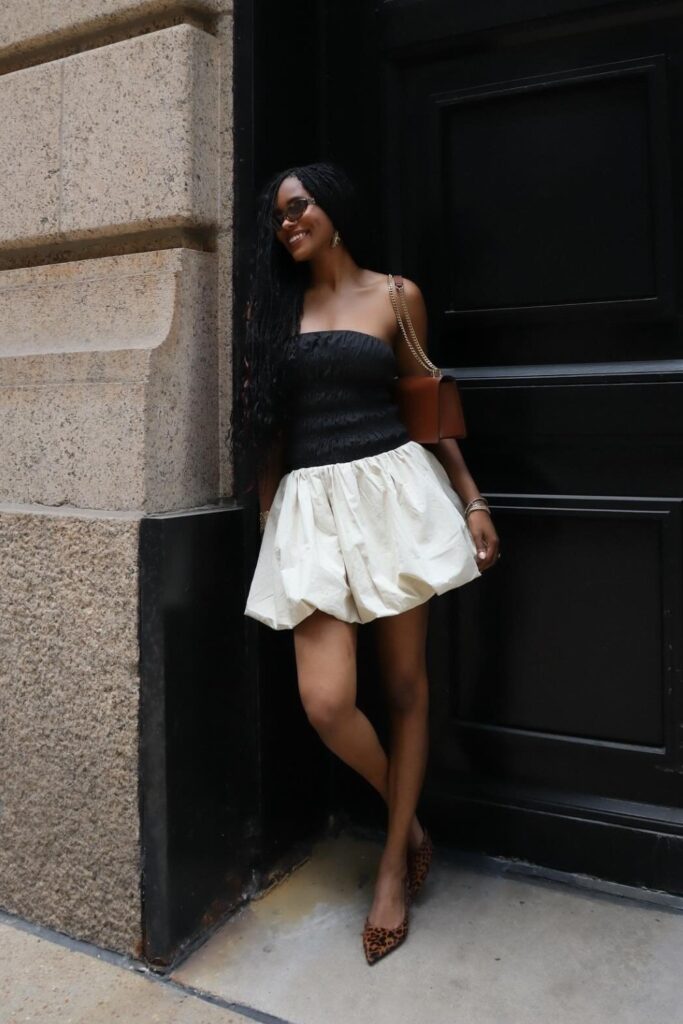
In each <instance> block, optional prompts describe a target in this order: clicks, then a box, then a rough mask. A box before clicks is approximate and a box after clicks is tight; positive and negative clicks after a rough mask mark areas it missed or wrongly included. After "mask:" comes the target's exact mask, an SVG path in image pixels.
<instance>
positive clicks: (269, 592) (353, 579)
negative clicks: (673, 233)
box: [244, 441, 481, 629]
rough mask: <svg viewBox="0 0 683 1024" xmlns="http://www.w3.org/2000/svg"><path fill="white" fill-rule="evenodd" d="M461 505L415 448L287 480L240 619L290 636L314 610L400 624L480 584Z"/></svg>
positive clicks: (428, 456) (431, 461)
mask: <svg viewBox="0 0 683 1024" xmlns="http://www.w3.org/2000/svg"><path fill="white" fill-rule="evenodd" d="M463 511H464V509H463V504H462V501H461V499H460V497H459V496H458V494H457V493H456V492H455V490H454V489H453V487H452V485H451V482H450V480H449V479H448V475H447V473H446V471H445V469H444V467H443V466H442V465H441V463H440V462H439V460H438V459H437V458H436V456H435V455H434V454H433V453H432V452H430V451H429V450H428V449H427V448H425V447H424V446H423V445H421V444H419V443H418V442H416V441H408V442H406V443H405V444H402V445H400V446H399V447H397V448H393V449H390V450H388V451H384V452H380V453H379V454H378V455H370V456H365V457H364V458H360V459H354V460H352V461H350V462H340V463H331V464H327V465H323V466H311V467H303V468H300V469H294V470H291V471H290V472H289V473H286V474H285V475H284V476H283V477H282V479H281V480H280V483H279V485H278V488H277V491H276V493H275V496H274V498H273V502H272V506H271V510H270V514H269V516H268V519H267V521H266V526H265V530H264V532H263V537H262V540H261V548H260V551H259V556H258V560H257V564H256V568H255V570H254V575H253V578H252V582H251V586H250V590H249V595H248V597H247V602H246V606H245V609H244V614H245V615H247V616H249V617H251V618H253V619H256V620H257V621H259V622H262V623H264V624H265V625H267V626H269V627H270V628H271V629H292V628H294V626H296V625H298V624H299V623H300V622H302V621H303V620H304V619H305V618H307V617H308V616H309V615H311V614H312V613H313V612H314V611H316V610H321V611H323V612H327V613H328V614H329V615H333V616H334V617H335V618H338V619H341V620H343V621H346V622H358V623H364V622H369V621H372V620H373V619H376V618H380V617H383V616H388V615H398V614H400V613H401V612H404V611H408V610H409V609H411V608H414V607H416V606H417V605H419V604H422V603H423V602H424V601H427V600H429V598H430V597H433V596H434V595H437V594H443V593H445V592H446V591H447V590H450V589H452V588H454V587H459V586H462V585H463V584H465V583H468V582H470V581H471V580H473V579H476V578H477V577H478V576H480V575H481V572H480V570H479V567H478V565H477V562H476V549H475V545H474V541H473V539H472V536H471V534H470V532H469V529H468V527H467V524H466V522H465V519H464V517H463Z"/></svg>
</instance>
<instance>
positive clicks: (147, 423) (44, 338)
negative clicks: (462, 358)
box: [0, 0, 232, 954]
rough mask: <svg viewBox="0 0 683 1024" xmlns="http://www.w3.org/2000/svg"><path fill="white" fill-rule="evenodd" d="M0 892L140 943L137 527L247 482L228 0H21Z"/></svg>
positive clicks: (10, 16)
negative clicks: (236, 455) (235, 363)
mask: <svg viewBox="0 0 683 1024" xmlns="http://www.w3.org/2000/svg"><path fill="white" fill-rule="evenodd" d="M0 161H2V167H1V168H0V429H1V430H2V439H3V443H2V448H1V452H2V454H1V455H0V551H1V552H2V558H1V559H0V648H1V654H0V730H1V735H0V906H2V907H3V908H4V909H6V910H8V911H10V912H12V913H16V914H18V915H20V916H22V917H25V918H28V919H30V920H33V921H38V922H41V923H43V924H47V925H50V926H51V927H54V928H56V929H58V930H61V931H64V932H66V933H68V934H70V935H74V936H76V937H79V938H84V939H88V940H90V941H93V942H95V943H97V944H100V945H102V946H106V947H110V948H113V949H118V950H121V951H125V952H130V953H133V954H139V953H140V949H141V883H140V878H141V864H140V846H139V835H140V821H139V793H138V786H139V777H138V741H139V736H138V703H139V636H138V600H139V597H138V593H139V592H138V587H139V580H138V574H139V568H138V565H139V559H138V556H139V551H138V544H139V528H140V520H141V518H142V517H143V516H145V515H148V514H150V513H159V512H164V511H182V510H187V509H192V508H196V507H197V506H201V505H205V504H207V503H211V502H215V501H216V500H217V499H219V498H221V497H224V496H228V495H230V494H231V489H232V478H231V466H230V459H229V452H228V451H227V450H226V446H225V444H224V438H225V434H226V430H227V416H228V415H229V396H230V393H231V380H230V319H231V287H230V282H231V228H232V14H231V8H230V4H229V2H227V0H193V2H192V4H191V5H187V4H185V3H181V2H171V0H60V2H59V3H54V4H53V3H49V4H48V3H44V2H43V0H5V2H4V3H3V4H2V5H0Z"/></svg>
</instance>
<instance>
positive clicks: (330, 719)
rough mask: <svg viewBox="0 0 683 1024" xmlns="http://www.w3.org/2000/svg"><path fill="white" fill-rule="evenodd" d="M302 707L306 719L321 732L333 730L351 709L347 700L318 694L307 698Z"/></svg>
mask: <svg viewBox="0 0 683 1024" xmlns="http://www.w3.org/2000/svg"><path fill="white" fill-rule="evenodd" d="M304 708H305V711H306V715H307V717H308V721H309V722H310V723H311V725H312V726H313V728H314V729H315V730H316V732H319V733H321V734H324V733H331V732H334V730H335V729H336V728H337V726H338V725H339V723H340V722H341V721H342V720H343V719H344V718H345V717H346V716H347V715H348V713H349V711H350V710H351V709H350V708H349V705H348V702H347V701H343V700H339V699H336V698H335V697H324V696H320V695H316V696H315V697H312V698H310V699H309V700H307V701H306V702H305V704H304Z"/></svg>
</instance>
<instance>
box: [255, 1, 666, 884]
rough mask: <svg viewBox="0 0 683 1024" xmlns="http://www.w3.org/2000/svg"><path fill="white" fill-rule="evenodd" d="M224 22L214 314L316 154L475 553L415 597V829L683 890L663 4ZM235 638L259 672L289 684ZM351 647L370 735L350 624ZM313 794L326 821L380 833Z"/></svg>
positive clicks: (336, 782) (444, 9) (276, 8)
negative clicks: (474, 512) (426, 726)
mask: <svg viewBox="0 0 683 1024" xmlns="http://www.w3.org/2000/svg"><path fill="white" fill-rule="evenodd" d="M237 6H238V24H239V25H242V26H247V25H248V32H247V29H246V28H245V29H244V31H245V33H247V34H245V35H243V36H242V39H241V42H239V46H240V47H241V49H240V50H239V52H238V68H239V67H240V66H242V68H243V69H244V68H246V67H248V68H249V75H250V76H251V77H249V78H248V82H247V79H246V78H245V79H244V80H243V82H242V84H241V85H240V84H239V82H238V85H237V91H238V103H237V136H236V137H237V146H238V154H237V155H238V180H237V186H236V187H237V227H238V234H237V239H236V243H237V245H236V256H237V259H236V296H237V304H238V307H239V303H240V301H243V298H244V294H245V290H246V281H245V276H244V275H245V273H246V264H245V263H244V262H243V260H242V257H243V256H244V254H245V252H246V244H247V240H248V238H249V232H250V225H251V218H252V216H253V199H254V195H255V192H256V191H257V189H258V188H260V186H261V184H262V183H263V181H264V180H265V178H266V177H267V176H268V175H270V174H271V173H272V172H273V171H275V170H277V169H279V168H281V167H283V166H287V165H289V164H291V163H299V162H304V161H306V160H309V159H315V158H317V157H319V156H324V157H332V158H337V159H339V160H341V161H342V162H343V163H345V164H346V166H347V167H348V168H349V170H350V171H351V172H352V173H353V174H354V176H355V177H356V178H357V180H358V181H359V183H360V185H361V186H362V189H363V192H364V195H365V197H366V206H367V216H368V226H369V228H371V229H372V232H373V237H374V246H375V249H374V252H375V256H374V259H375V262H374V265H373V269H377V270H389V269H391V270H394V271H396V272H403V273H404V274H406V275H407V276H409V277H411V278H413V279H414V280H416V281H417V282H418V283H419V284H420V286H421V288H422V290H423V292H424V294H425V297H426V299H427V304H428V308H429V311H430V350H431V352H432V353H433V355H434V358H435V361H437V362H438V363H440V365H442V366H444V367H448V368H450V369H452V370H453V371H454V372H455V373H456V375H457V376H458V377H459V379H460V380H461V384H462V391H463V398H464V402H465V407H466V414H467V417H468V422H469V427H470V435H469V437H468V439H467V440H466V441H464V442H463V443H462V447H463V451H464V453H465V456H466V458H467V460H468V462H469V464H470V466H471V468H472V470H473V473H474V475H475V477H476V479H477V480H478V482H479V484H480V486H481V488H482V490H483V491H484V493H485V494H487V495H488V496H489V498H490V501H491V503H492V506H493V510H494V514H495V516H496V522H497V524H498V528H499V533H500V536H501V541H502V551H503V558H502V559H501V562H500V565H499V566H498V567H497V568H496V569H495V571H494V572H491V573H490V574H489V575H488V576H487V577H485V578H484V579H482V580H480V581H477V582H476V583H475V584H472V585H471V586H469V587H466V588H464V590H463V591H462V593H458V592H457V591H456V592H452V593H450V594H447V595H444V596H443V597H441V598H437V599H434V600H433V602H432V616H431V625H430V638H429V659H430V670H431V694H432V701H431V718H432V722H431V740H432V743H431V753H430V761H429V768H428V775H427V781H426V786H425V791H424V797H423V803H422V811H423V814H424V817H425V819H426V820H428V821H429V822H431V824H432V827H433V831H434V834H435V836H436V837H437V839H438V840H439V841H441V842H450V843H452V844H453V845H456V846H461V847H467V848H469V849H473V850H479V851H482V852H486V853H488V854H496V855H501V856H507V857H514V858H520V859H523V860H525V861H529V862H532V863H534V864H538V865H545V866H547V867H549V868H555V869H557V868H559V869H562V870H566V871H569V872H582V873H587V874H590V875H594V876H597V877H600V878H604V879H609V880H613V881H617V882H621V883H625V884H631V885H635V886H646V887H652V888H655V889H661V890H665V891H667V892H670V893H674V894H678V895H681V894H683V684H682V682H681V647H682V643H683V623H682V618H681V612H682V607H681V605H682V601H681V580H682V576H683V574H682V570H683V564H682V557H681V506H682V503H683V402H682V401H681V399H682V398H683V337H682V329H681V303H682V296H681V283H680V282H681V278H682V275H681V268H680V250H681V200H680V196H681V195H682V194H683V189H682V188H681V185H683V181H682V178H683V153H682V152H681V146H682V145H683V137H682V136H681V133H680V131H679V129H678V126H679V124H680V122H681V116H682V115H683V4H671V3H669V4H667V3H615V2H610V3H606V2H598V0H594V2H589V0H581V2H578V0H574V2H570V0H566V2H561V0H552V2H551V0H549V2H547V3H545V4H543V5H539V4H538V3H537V2H535V0H511V2H508V3H505V4H500V3H496V2H488V0H486V2H483V0H482V2H480V3H478V4H458V5H454V4H452V3H451V2H450V0H385V2H383V3H378V4H375V5H373V4H368V3H361V2H360V0H349V2H347V3H344V4H338V3H333V2H332V0H318V2H317V3H315V2H311V3H309V4H306V5H305V9H304V8H303V7H302V8H301V9H300V10H299V8H297V13H296V14H292V13H291V11H290V12H289V13H285V11H284V10H283V8H282V5H280V4H277V3H275V2H272V0H268V2H266V0H257V2H256V3H255V4H250V5H246V4H239V3H238V5H237ZM247 7H249V11H248V12H247V11H246V8H247ZM240 8H242V12H241V14H240V11H239V9H240ZM541 8H542V9H543V13H542V14H540V13H539V10H540V9H541ZM283 25H285V26H289V30H290V31H291V30H292V28H294V29H295V32H296V45H287V46H283V45H282V30H283ZM294 54H296V56H297V57H298V58H301V59H299V60H297V61H295V62H294V65H292V57H293V55H294ZM239 62H242V64H241V65H240V63H239ZM248 83H251V84H248ZM249 90H250V91H249ZM244 500H245V502H247V503H248V500H249V499H248V498H244ZM250 558H251V559H252V561H251V562H250V561H249V559H250ZM253 558H255V553H254V552H253V551H252V553H251V554H250V555H249V554H248V555H247V558H246V560H245V566H246V568H245V572H246V573H247V574H248V572H249V571H250V567H251V565H253ZM278 639H280V638H278ZM261 641H262V642H259V643H258V644H256V648H258V649H257V650H256V653H254V664H257V663H258V666H259V672H260V673H261V677H262V678H266V679H270V678H272V679H276V678H278V677H279V674H281V673H282V670H283V665H289V666H290V667H288V668H287V671H291V666H292V661H291V659H292V658H293V653H292V651H291V646H290V647H289V648H287V649H286V650H285V645H284V643H283V646H282V649H280V647H278V649H277V652H275V651H274V648H273V646H272V638H271V639H270V640H269V639H267V638H266V637H265V631H264V632H263V633H262V634H261ZM359 649H360V652H361V658H362V663H361V666H360V686H361V700H362V701H367V706H368V707H370V708H373V709H374V712H375V713H376V715H377V717H378V721H379V723H380V726H381V727H382V728H383V724H382V722H381V717H382V716H381V709H380V707H379V705H378V703H377V700H376V698H377V694H376V687H375V677H376V671H375V667H374V666H373V652H372V628H371V627H368V628H367V629H364V631H363V640H362V642H361V646H360V648H359ZM288 658H289V659H290V660H289V662H288V661H287V659H288ZM288 693H289V697H291V702H292V703H291V706H289V705H288V706H287V708H281V709H280V710H281V713H282V715H283V716H285V717H284V718H283V719H282V720H283V721H286V720H287V718H286V716H288V715H289V716H290V717H292V718H293V717H294V716H295V715H296V714H297V712H296V710H295V704H296V700H297V695H296V693H295V692H294V690H293V689H291V690H290V691H288ZM289 697H288V699H289ZM332 778H333V786H332V789H331V797H330V804H329V807H327V808H325V810H326V811H331V812H335V813H343V814H347V815H350V816H351V818H352V819H353V820H354V821H357V822H359V823H368V822H373V823H375V824H377V823H382V822H383V820H384V819H383V807H381V806H380V805H379V801H378V800H377V799H375V797H374V796H373V795H372V794H369V793H368V792H367V789H368V787H367V785H366V784H365V783H361V782H360V781H359V780H358V779H357V778H356V777H355V776H353V774H352V773H351V772H350V771H348V770H346V769H345V768H344V766H342V765H339V764H337V763H336V762H334V764H333V775H332Z"/></svg>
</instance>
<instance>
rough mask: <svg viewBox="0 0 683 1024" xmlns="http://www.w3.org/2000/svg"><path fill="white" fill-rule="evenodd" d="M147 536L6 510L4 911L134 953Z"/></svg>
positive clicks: (1, 694) (132, 522)
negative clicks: (142, 546) (140, 621)
mask: <svg viewBox="0 0 683 1024" xmlns="http://www.w3.org/2000/svg"><path fill="white" fill-rule="evenodd" d="M138 534H139V519H138V517H137V516H135V515H134V514H130V513H129V514H127V515H118V516H102V515H100V516H97V515H93V514H90V515H87V514H85V515H84V514H79V515H77V516H74V515H69V514H66V513H65V512H61V513H60V512H59V511H58V512H57V513H56V514H46V513H36V511H35V510H31V511H30V513H29V512H21V511H16V510H10V509H8V508H7V507H3V506H0V550H1V551H2V559H0V650H2V658H0V906H2V907H3V908H4V909H5V910H8V911H10V912H11V913H14V914H18V915H20V916H21V917H24V918H27V919H28V920H31V921H37V922H39V923H41V924H43V925H47V926H48V927H52V928H55V929H57V930H59V931H63V932H67V933H68V934H70V935H72V936H74V937H77V938H82V939H86V940H88V941H90V942H95V943H97V944H99V945H103V946H107V947H110V948H114V949H118V950H120V951H122V952H128V953H131V954H133V953H135V951H136V950H139V943H140V921H141V906H140V903H141V893H140V850H139V829H140V822H139V809H138V705H139V677H138V626H137V606H138ZM0 1016H2V1014H1V1013H0Z"/></svg>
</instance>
